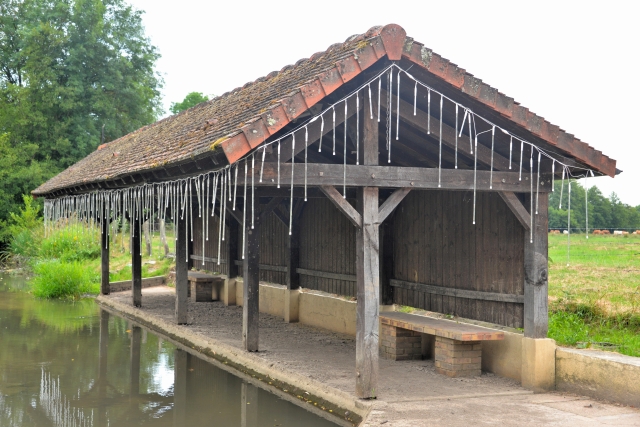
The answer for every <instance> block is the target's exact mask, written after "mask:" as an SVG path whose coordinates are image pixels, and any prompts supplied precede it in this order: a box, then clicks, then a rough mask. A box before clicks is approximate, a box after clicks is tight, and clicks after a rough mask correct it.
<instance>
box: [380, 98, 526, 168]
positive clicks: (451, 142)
mask: <svg viewBox="0 0 640 427" xmlns="http://www.w3.org/2000/svg"><path fill="white" fill-rule="evenodd" d="M382 93H383V96H387V92H386V91H384V90H383V92H382ZM396 102H397V98H396V97H394V101H393V106H394V111H395V108H396ZM385 111H386V109H385ZM460 113H461V114H464V111H462V110H461V111H460ZM428 117H429V116H428V114H427V112H426V111H423V110H421V109H420V108H418V109H417V111H416V115H415V116H414V115H413V105H412V104H410V103H408V102H406V101H404V100H402V99H400V118H401V120H402V121H403V122H407V123H409V124H411V125H412V126H414V127H415V128H417V129H420V130H421V131H423V132H424V133H426V130H427V121H428ZM460 121H461V123H462V117H460ZM465 124H466V122H465ZM439 130H440V120H438V119H437V118H436V117H434V116H433V115H432V116H431V137H432V138H434V140H436V141H437V140H438V138H439ZM459 130H460V129H458V131H459ZM465 130H466V129H465ZM496 131H497V132H500V131H499V130H496ZM455 135H456V131H455V129H454V128H452V127H451V126H449V125H447V124H445V123H442V145H444V146H446V147H448V148H452V149H454V150H455V147H456V142H455V141H456V139H455ZM490 137H491V133H488V135H486V136H485V138H490ZM400 139H401V140H402V128H401V129H400ZM518 148H519V147H518ZM471 151H472V150H471V147H470V144H469V135H464V134H463V135H462V136H459V137H458V153H459V154H461V155H463V156H465V157H466V158H469V159H473V158H474V156H475V155H476V154H471ZM518 155H519V151H518ZM477 156H478V164H479V165H484V166H490V165H491V148H489V147H486V146H484V145H482V144H480V143H478V152H477ZM516 158H517V157H516ZM509 165H511V167H512V170H517V168H518V167H519V165H518V164H516V162H511V163H510V162H509V159H508V158H506V157H504V156H502V155H501V154H499V153H497V152H494V154H493V168H494V169H495V170H502V171H506V170H509ZM528 168H529V163H527V164H526V165H525V169H526V170H528Z"/></svg>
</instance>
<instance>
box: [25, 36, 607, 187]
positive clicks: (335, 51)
mask: <svg viewBox="0 0 640 427" xmlns="http://www.w3.org/2000/svg"><path fill="white" fill-rule="evenodd" d="M385 56H387V58H388V59H390V60H400V59H406V60H409V61H411V62H413V63H415V64H417V65H418V66H420V67H423V68H424V69H426V70H428V71H429V72H430V73H432V74H433V75H435V76H437V77H439V78H441V79H443V80H444V81H446V82H447V83H449V84H450V85H452V86H453V87H455V88H458V89H459V90H461V91H462V92H464V93H466V94H467V95H469V96H471V97H473V98H475V99H476V100H478V101H480V102H481V103H483V104H484V105H486V106H487V107H489V108H491V109H493V110H495V111H497V112H498V113H500V114H501V115H503V116H504V117H506V118H509V119H510V120H511V121H512V122H514V123H516V124H518V125H520V126H522V127H523V128H525V129H527V130H528V131H530V132H531V133H533V134H534V135H536V136H537V137H539V138H541V139H543V140H544V141H545V142H547V143H549V144H550V145H552V146H555V147H557V149H559V150H561V151H564V152H566V153H567V154H569V155H571V156H573V157H575V158H576V159H577V160H578V161H580V162H581V163H584V164H585V165H588V166H590V167H592V168H593V169H595V170H596V171H599V172H601V173H604V174H607V175H610V176H613V175H614V174H615V160H613V159H610V158H608V157H606V156H604V155H603V154H602V153H601V152H600V151H597V150H595V149H593V148H592V147H590V146H588V145H587V144H585V143H584V142H582V141H580V140H578V139H576V138H575V137H574V136H573V135H571V134H568V133H566V132H564V131H563V130H561V129H560V128H559V127H558V126H555V125H552V124H550V123H549V122H547V121H546V120H544V119H543V118H542V117H540V116H537V115H535V114H533V113H532V112H530V111H529V110H528V109H527V108H525V107H522V106H521V105H519V104H517V103H516V102H514V100H513V99H512V98H509V97H507V96H505V95H503V94H502V93H500V92H498V90H496V89H494V88H492V87H490V86H488V85H487V84H485V83H483V82H482V81H481V80H479V79H477V78H476V77H474V76H473V75H471V74H469V73H467V72H466V71H465V70H464V69H462V68H459V67H458V66H456V65H455V64H452V63H451V62H450V61H448V60H447V59H444V58H443V57H441V56H440V55H438V54H436V53H435V52H432V51H431V50H430V49H428V48H426V47H425V46H424V45H422V44H420V43H418V42H415V41H414V40H413V39H411V38H409V37H406V33H405V31H404V29H403V28H402V27H400V26H398V25H395V24H390V25H386V26H384V27H373V28H371V29H370V30H369V31H367V32H366V33H365V34H361V35H357V36H352V37H350V38H348V39H347V40H346V41H345V42H344V43H340V44H334V45H332V46H330V47H329V49H327V50H326V51H325V52H319V53H316V54H314V55H312V56H311V58H308V59H301V60H300V61H298V62H297V63H296V64H295V65H289V66H286V67H284V68H283V69H282V70H280V71H279V72H272V73H270V74H268V75H267V76H265V77H261V78H259V79H257V80H256V81H254V82H251V83H247V84H245V85H244V86H243V87H241V88H236V89H234V90H232V91H231V92H228V93H226V94H224V95H222V96H219V97H216V98H214V99H212V100H210V101H208V102H206V103H202V104H200V105H197V106H195V107H193V108H191V109H189V110H186V111H184V112H182V113H180V114H177V115H175V116H171V117H167V118H165V119H163V120H160V121H159V122H156V123H154V124H152V125H149V126H145V127H143V128H141V129H138V130H137V131H135V132H132V133H130V134H128V135H125V136H123V137H121V138H119V139H117V140H115V141H112V142H110V143H107V144H104V145H102V146H101V147H99V148H98V150H96V151H95V152H93V153H91V154H90V155H89V156H87V157H86V158H85V159H83V160H81V161H79V162H78V163H76V164H75V165H73V166H71V167H70V168H68V169H67V170H65V171H63V172H62V173H60V174H59V175H57V176H55V177H53V178H52V179H50V180H49V181H47V182H46V183H44V184H43V185H41V186H40V187H38V188H37V189H36V190H34V191H33V194H34V195H47V194H50V193H52V192H54V191H57V190H64V189H70V188H72V187H74V186H78V185H81V184H86V183H95V182H101V181H106V180H111V179H115V178H118V177H124V176H127V175H131V174H132V173H140V172H144V171H149V170H153V169H156V168H159V167H163V166H165V165H171V164H175V163H178V162H182V161H184V160H188V159H189V158H193V157H197V156H201V155H203V154H206V153H207V152H211V151H212V150H222V151H223V152H224V155H225V157H226V159H227V161H228V162H229V163H233V162H235V161H236V160H238V159H239V158H241V157H242V156H243V155H245V154H246V153H248V152H249V151H251V150H252V149H254V148H255V147H257V146H258V145H260V144H261V143H262V142H264V141H265V140H266V139H267V138H269V137H270V136H271V135H273V134H274V133H276V132H277V131H278V130H280V129H282V128H283V127H284V126H286V125H287V124H289V123H290V122H291V121H292V120H294V119H295V118H296V117H298V116H300V114H302V113H303V112H305V111H306V110H308V109H309V108H311V107H312V106H313V105H315V104H316V103H318V102H319V101H320V100H322V99H323V98H324V97H326V96H327V95H329V94H331V93H332V92H334V91H335V90H336V89H338V88H339V87H341V86H342V85H343V84H345V83H347V82H348V81H350V80H352V79H353V78H354V77H356V76H358V75H359V74H360V73H361V72H362V71H363V70H365V69H367V68H369V67H370V66H372V65H373V64H374V63H376V62H377V61H378V60H380V59H382V58H383V57H385Z"/></svg>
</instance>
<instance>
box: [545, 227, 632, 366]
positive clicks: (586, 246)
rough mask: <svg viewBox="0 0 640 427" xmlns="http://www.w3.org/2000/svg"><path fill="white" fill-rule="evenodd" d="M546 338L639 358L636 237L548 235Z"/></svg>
mask: <svg viewBox="0 0 640 427" xmlns="http://www.w3.org/2000/svg"><path fill="white" fill-rule="evenodd" d="M549 309H550V318H549V337H550V338H554V339H555V340H556V341H558V343H560V344H564V345H572V346H577V347H592V346H593V347H598V348H604V349H611V350H616V351H619V352H620V353H623V354H628V355H632V356H640V236H638V235H627V236H613V235H604V236H598V235H589V238H588V239H586V238H585V235H584V234H574V235H572V236H571V246H570V250H569V256H567V236H566V235H553V234H552V235H549Z"/></svg>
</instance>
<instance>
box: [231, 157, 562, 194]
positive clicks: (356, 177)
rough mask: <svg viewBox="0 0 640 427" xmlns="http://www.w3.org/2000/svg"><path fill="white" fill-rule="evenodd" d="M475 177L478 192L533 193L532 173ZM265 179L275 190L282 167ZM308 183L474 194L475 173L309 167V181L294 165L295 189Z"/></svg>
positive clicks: (283, 179) (547, 186)
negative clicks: (520, 177)
mask: <svg viewBox="0 0 640 427" xmlns="http://www.w3.org/2000/svg"><path fill="white" fill-rule="evenodd" d="M291 167H292V165H291V163H285V164H281V165H280V185H281V186H283V187H290V186H291V183H292V181H291ZM256 169H258V168H256ZM258 170H259V169H258ZM256 173H259V172H256ZM475 174H476V189H477V190H478V191H512V192H515V193H528V192H529V191H530V184H529V181H528V180H529V179H530V177H531V174H530V173H527V174H526V175H524V174H523V179H522V181H521V180H519V177H518V172H501V171H494V172H493V173H491V172H490V171H481V170H478V171H476V172H475ZM439 175H440V177H441V179H440V182H439V181H438V176H439ZM263 177H264V179H263V182H262V183H258V180H257V179H256V180H255V185H256V186H261V187H262V186H271V187H275V186H276V182H277V177H278V165H277V164H274V163H265V165H264V172H263ZM250 179H251V177H250V176H248V177H247V180H248V182H249V183H250V182H251V181H250ZM490 179H491V180H492V187H493V188H489V180H490ZM533 179H534V180H535V179H537V175H536V174H533ZM305 182H306V185H307V187H322V186H338V187H341V186H342V185H343V184H344V183H345V182H346V185H347V186H350V187H386V188H404V187H406V188H421V189H438V188H440V189H443V190H473V188H474V184H473V183H474V171H473V170H460V169H458V170H451V169H441V170H438V169H437V168H415V167H398V166H365V165H349V164H348V165H346V166H345V165H337V164H318V163H309V164H308V165H307V176H306V177H305V168H304V165H294V173H293V185H294V186H295V187H303V186H304V185H305ZM542 183H544V185H540V192H541V193H547V192H550V191H551V175H547V174H544V175H542V176H541V184H542ZM439 184H440V185H439ZM238 185H244V176H238ZM341 197H342V196H341Z"/></svg>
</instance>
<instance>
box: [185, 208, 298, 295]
mask: <svg viewBox="0 0 640 427" xmlns="http://www.w3.org/2000/svg"><path fill="white" fill-rule="evenodd" d="M256 209H258V206H257V205H256ZM248 212H250V210H248ZM274 212H275V211H271V212H269V213H266V214H265V215H264V217H261V218H260V223H261V233H260V234H261V237H260V239H261V244H260V248H261V249H260V258H261V259H262V262H263V264H260V280H261V281H265V282H270V283H280V284H286V272H287V267H286V244H287V240H288V230H289V229H288V227H289V223H288V222H287V225H286V226H285V225H284V224H282V223H281V222H280V221H279V220H278V219H277V217H276V216H275V215H274ZM228 220H229V224H228V225H227V226H226V232H225V240H223V241H222V242H221V244H222V246H221V250H220V255H221V260H220V265H218V258H217V256H218V228H219V223H218V217H217V216H213V217H211V218H209V240H206V235H205V236H204V238H205V242H204V243H205V245H204V251H205V257H204V265H203V264H202V238H203V236H202V233H201V231H200V230H201V229H202V221H196V222H194V224H193V230H194V236H193V251H194V254H193V255H191V256H190V258H191V259H194V260H196V262H195V263H194V266H195V267H196V268H198V269H203V270H208V271H215V272H218V273H221V274H229V273H228V272H229V271H231V274H229V277H230V278H234V277H238V276H242V246H241V245H242V227H240V226H239V225H238V223H237V222H236V220H235V219H233V218H229V217H228ZM248 224H250V220H249V221H248ZM205 226H206V222H205ZM228 257H231V259H232V260H233V262H232V263H231V266H229V265H227V258H228Z"/></svg>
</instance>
